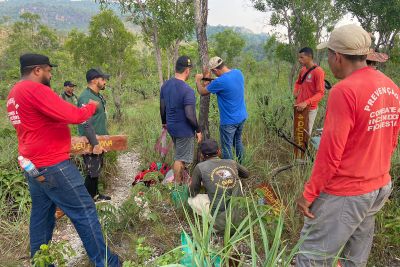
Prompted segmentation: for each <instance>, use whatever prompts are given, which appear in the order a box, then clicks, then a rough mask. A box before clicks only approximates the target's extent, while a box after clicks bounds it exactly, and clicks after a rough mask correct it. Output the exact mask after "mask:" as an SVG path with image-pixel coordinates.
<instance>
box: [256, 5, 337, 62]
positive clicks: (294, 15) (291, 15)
mask: <svg viewBox="0 0 400 267" xmlns="http://www.w3.org/2000/svg"><path fill="white" fill-rule="evenodd" d="M251 2H252V3H253V6H254V8H255V9H257V10H259V11H262V12H267V11H272V14H271V17H270V24H271V25H272V26H283V27H285V28H286V29H287V32H286V34H285V37H286V38H287V40H288V43H289V46H290V48H291V54H292V56H291V57H292V58H293V57H295V56H296V52H297V50H298V49H299V48H301V47H304V46H308V47H312V48H313V47H315V46H316V44H317V42H320V41H321V39H323V37H324V36H323V34H324V33H325V32H330V31H331V30H332V29H333V26H334V25H335V24H336V22H337V21H338V20H339V19H340V17H341V15H342V10H340V9H337V8H335V7H334V5H333V4H334V3H333V2H332V1H330V0H321V1H313V0H294V1H281V0H251Z"/></svg>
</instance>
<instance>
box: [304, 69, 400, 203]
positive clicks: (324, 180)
mask: <svg viewBox="0 0 400 267" xmlns="http://www.w3.org/2000/svg"><path fill="white" fill-rule="evenodd" d="M399 97H400V91H399V88H398V86H397V85H396V84H395V83H394V82H393V81H392V80H390V79H389V78H388V77H386V76H385V75H384V74H383V73H381V72H379V71H376V70H374V69H372V68H369V67H364V68H361V69H359V70H357V71H354V72H353V73H352V74H351V75H350V76H349V77H347V78H345V79H344V80H342V81H340V82H339V83H337V84H336V85H335V86H334V87H333V88H332V90H331V92H330V94H329V99H328V104H327V111H326V119H325V124H324V129H323V133H322V138H321V144H320V146H319V149H318V152H317V157H316V160H315V164H314V168H313V171H312V174H311V177H310V180H309V181H308V182H307V183H306V185H305V189H304V193H303V196H304V197H305V199H307V200H308V201H310V202H313V201H314V199H315V198H317V197H318V196H319V194H320V193H321V192H325V193H327V194H332V195H337V196H354V195H361V194H366V193H369V192H371V191H374V190H376V189H379V188H381V187H382V186H385V185H386V184H388V183H389V181H390V179H391V177H390V175H389V170H390V161H391V156H392V153H393V151H394V149H395V147H396V145H397V138H398V133H399V123H400V121H399V114H400V102H399Z"/></svg>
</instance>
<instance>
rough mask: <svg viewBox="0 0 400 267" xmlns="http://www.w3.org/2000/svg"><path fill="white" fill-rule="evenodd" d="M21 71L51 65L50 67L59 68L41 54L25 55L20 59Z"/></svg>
mask: <svg viewBox="0 0 400 267" xmlns="http://www.w3.org/2000/svg"><path fill="white" fill-rule="evenodd" d="M19 63H20V65H21V69H24V68H26V67H31V66H39V65H49V66H50V67H57V65H56V64H52V63H50V60H49V58H48V57H46V56H44V55H40V54H30V53H29V54H23V55H22V56H20V57H19Z"/></svg>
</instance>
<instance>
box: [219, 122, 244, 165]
mask: <svg viewBox="0 0 400 267" xmlns="http://www.w3.org/2000/svg"><path fill="white" fill-rule="evenodd" d="M244 122H245V120H244V121H242V122H241V123H238V124H228V125H220V126H219V135H220V138H221V147H222V158H224V159H233V154H232V146H233V147H234V148H235V152H236V157H237V159H238V161H239V162H240V163H241V162H242V160H243V155H244V148H243V143H242V131H243V126H244Z"/></svg>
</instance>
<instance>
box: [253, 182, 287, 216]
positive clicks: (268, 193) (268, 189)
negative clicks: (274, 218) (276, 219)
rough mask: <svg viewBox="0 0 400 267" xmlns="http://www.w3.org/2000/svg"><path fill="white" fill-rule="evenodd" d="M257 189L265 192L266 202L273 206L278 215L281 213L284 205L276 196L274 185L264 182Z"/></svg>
mask: <svg viewBox="0 0 400 267" xmlns="http://www.w3.org/2000/svg"><path fill="white" fill-rule="evenodd" d="M257 189H258V190H259V191H261V193H262V194H263V196H264V200H265V203H266V204H268V205H269V206H271V207H272V210H273V212H274V213H275V214H276V215H279V214H280V212H281V210H282V209H283V208H284V207H283V204H282V202H281V201H280V199H279V198H278V197H277V196H276V194H275V191H274V189H273V188H272V186H270V185H269V184H267V183H262V184H260V185H259V186H257Z"/></svg>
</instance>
